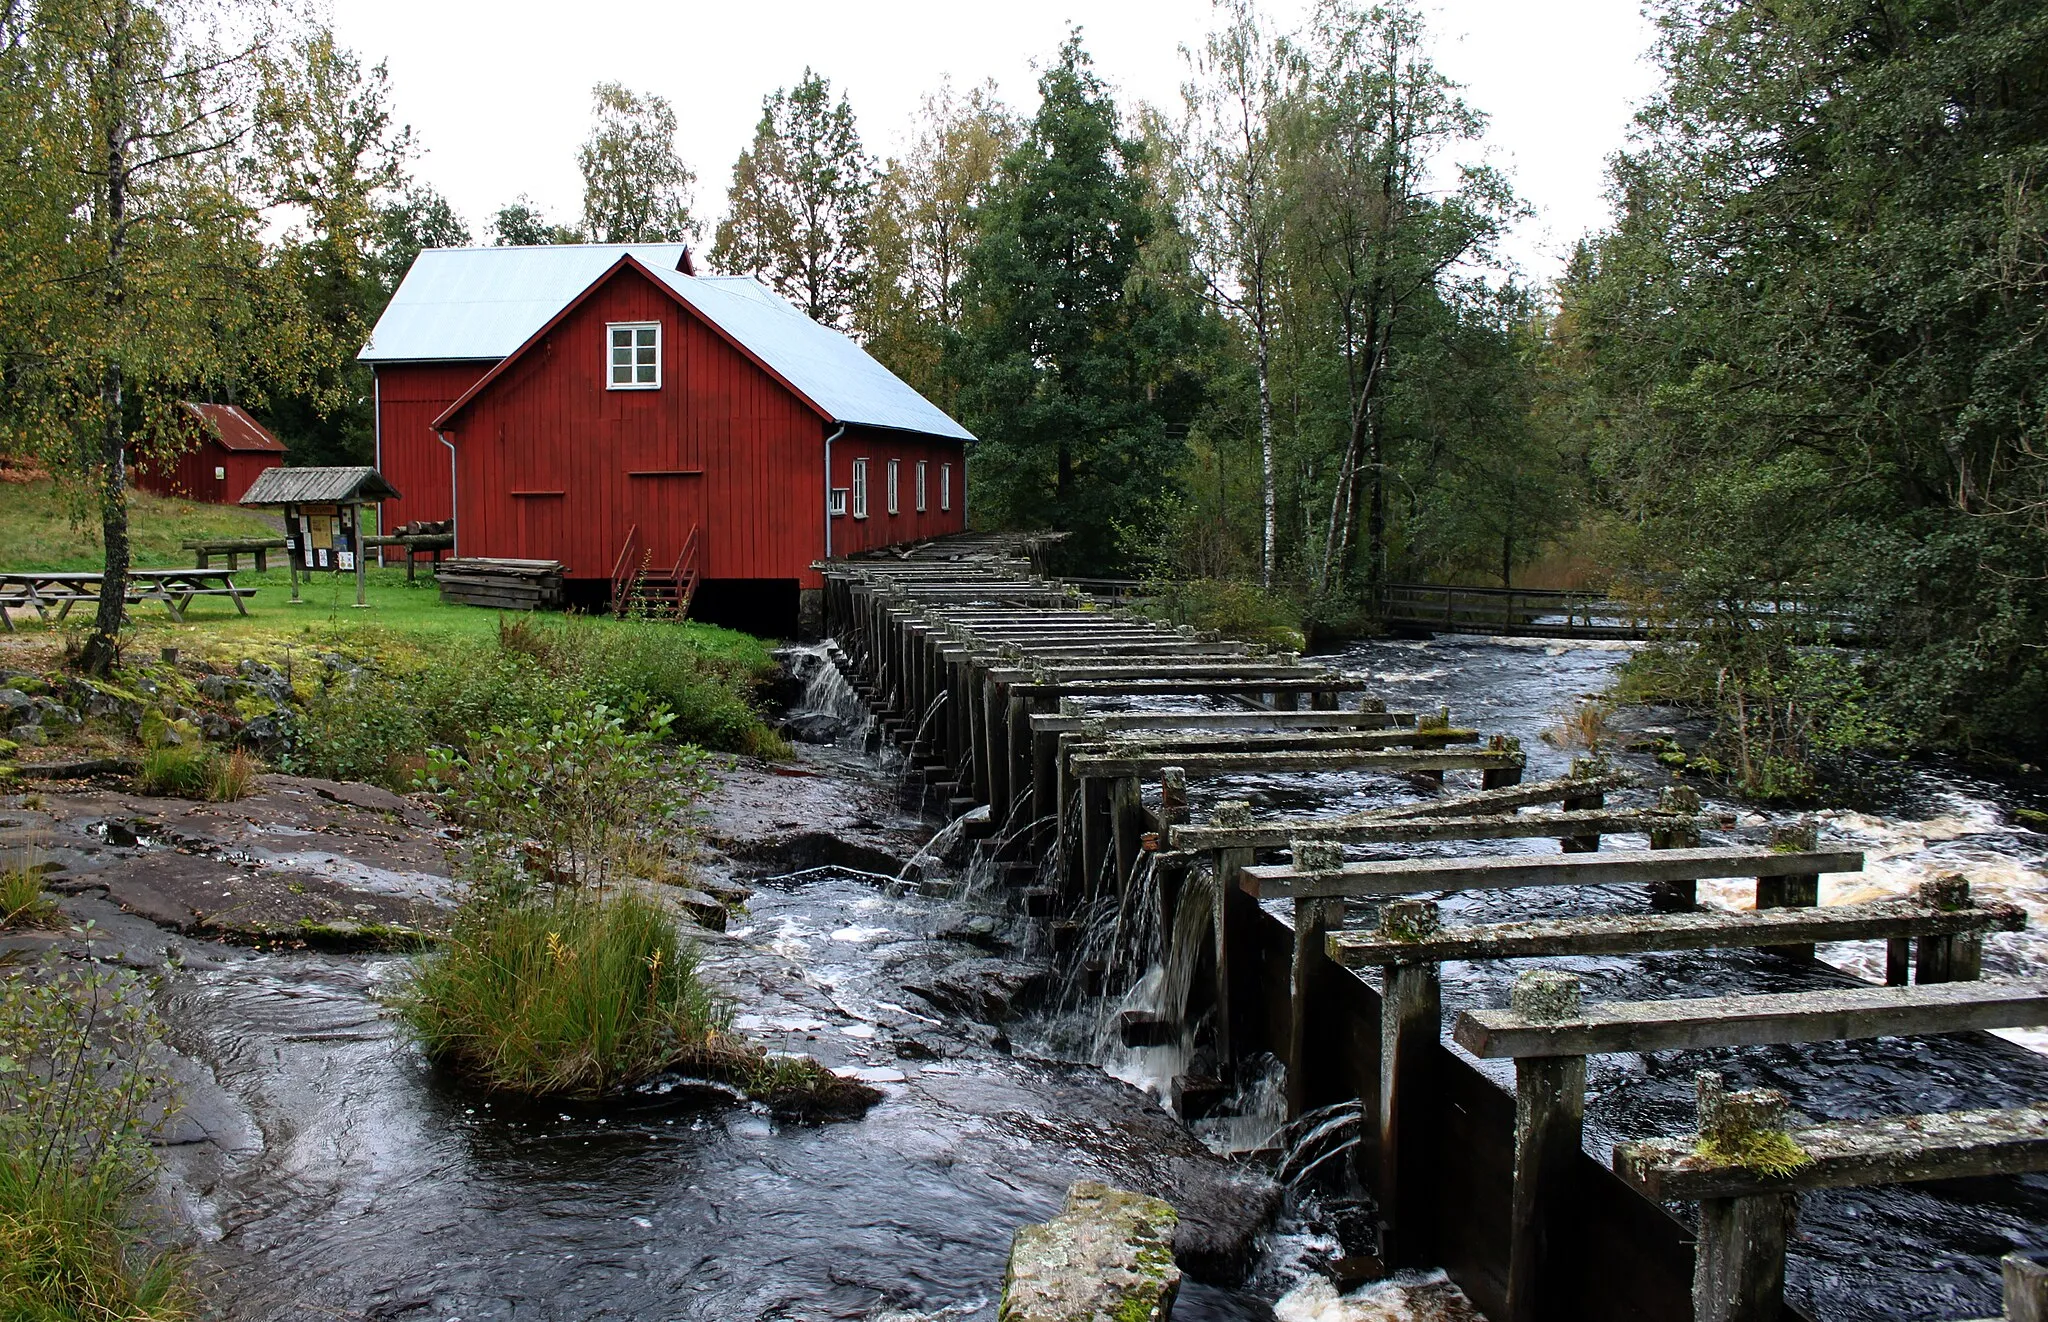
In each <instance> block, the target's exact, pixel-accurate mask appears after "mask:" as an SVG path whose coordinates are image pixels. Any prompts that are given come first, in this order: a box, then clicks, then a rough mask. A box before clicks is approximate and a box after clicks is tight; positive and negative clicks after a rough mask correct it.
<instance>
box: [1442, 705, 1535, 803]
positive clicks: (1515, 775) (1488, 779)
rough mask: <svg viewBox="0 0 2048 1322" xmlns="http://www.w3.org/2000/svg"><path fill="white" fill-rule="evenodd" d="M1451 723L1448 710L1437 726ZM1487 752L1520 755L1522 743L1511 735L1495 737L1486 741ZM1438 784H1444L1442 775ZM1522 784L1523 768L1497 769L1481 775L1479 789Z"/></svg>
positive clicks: (1503, 787)
mask: <svg viewBox="0 0 2048 1322" xmlns="http://www.w3.org/2000/svg"><path fill="white" fill-rule="evenodd" d="M1450 722H1451V713H1450V711H1449V709H1448V708H1447V709H1445V710H1444V711H1443V712H1442V714H1441V716H1440V718H1439V720H1438V722H1437V724H1438V725H1439V726H1447V725H1449V724H1450ZM1486 751H1487V752H1489V753H1519V752H1521V751H1522V741H1521V740H1520V739H1517V738H1515V736H1513V735H1511V734H1497V735H1493V736H1492V737H1490V738H1489V739H1487V741H1486ZM1436 783H1437V784H1439V785H1441V784H1443V783H1444V778H1443V776H1442V774H1441V773H1439V774H1438V776H1437V778H1436ZM1521 783H1522V768H1520V767H1495V768H1493V769H1491V770H1488V771H1482V772H1480V773H1479V788H1481V789H1487V790H1494V789H1505V788H1507V787H1508V786H1509V785H1519V784H1521Z"/></svg>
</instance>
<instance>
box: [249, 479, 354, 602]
mask: <svg viewBox="0 0 2048 1322" xmlns="http://www.w3.org/2000/svg"><path fill="white" fill-rule="evenodd" d="M350 507H351V508H352V509H354V511H355V530H354V532H353V534H352V535H351V537H350V538H349V540H350V541H352V542H354V543H355V545H354V546H352V547H351V548H349V549H350V550H352V551H354V552H355V562H356V605H358V606H367V605H369V604H370V599H369V597H368V596H367V595H365V593H364V590H363V575H364V574H365V573H366V572H368V571H367V566H368V564H369V561H370V550H369V548H368V547H367V546H365V545H363V502H362V501H360V500H358V501H354V502H352V504H351V506H350ZM229 567H230V568H233V566H229Z"/></svg>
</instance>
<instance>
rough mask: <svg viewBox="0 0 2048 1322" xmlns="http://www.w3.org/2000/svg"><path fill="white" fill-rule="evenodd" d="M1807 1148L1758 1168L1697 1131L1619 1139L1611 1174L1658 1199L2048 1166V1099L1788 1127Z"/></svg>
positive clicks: (2013, 1172)
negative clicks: (1719, 1151) (1714, 1151)
mask: <svg viewBox="0 0 2048 1322" xmlns="http://www.w3.org/2000/svg"><path fill="white" fill-rule="evenodd" d="M1785 1137H1786V1138H1788V1139H1790V1140H1791V1142H1792V1143H1793V1144H1794V1145H1796V1146H1797V1147H1798V1149H1799V1150H1800V1152H1802V1153H1803V1154H1804V1156H1805V1160H1804V1162H1803V1163H1802V1164H1801V1165H1798V1166H1796V1167H1792V1168H1790V1169H1783V1170H1773V1171H1769V1172H1766V1171H1761V1170H1757V1169H1756V1168H1755V1167H1753V1166H1745V1165H1742V1164H1741V1163H1740V1162H1739V1161H1735V1160H1732V1159H1730V1158H1727V1157H1723V1156H1706V1155H1702V1153H1701V1144H1700V1140H1699V1137H1698V1135H1694V1134H1688V1135H1686V1136H1684V1137H1683V1138H1654V1139H1646V1140H1643V1141H1640V1142H1634V1143H1620V1144H1616V1145H1615V1149H1614V1173H1615V1174H1617V1175H1619V1176H1621V1178H1622V1179H1623V1180H1626V1181H1627V1182H1628V1183H1629V1184H1630V1185H1632V1186H1633V1187H1634V1188H1635V1189H1636V1191H1637V1192H1639V1193H1641V1194H1642V1195H1643V1196H1644V1197H1645V1198H1649V1199H1653V1200H1655V1201H1657V1202H1664V1203H1669V1202H1679V1201H1691V1200H1694V1199H1700V1198H1742V1197H1747V1196H1749V1195H1752V1194H1764V1193H1788V1192H1792V1191H1795V1190H1801V1189H1841V1188H1849V1187H1853V1186H1858V1185H1870V1184H1912V1183H1916V1182H1918V1181H1922V1180H1960V1179H1968V1178H1970V1177H1972V1176H1978V1175H2019V1174H2024V1173H2027V1172H2030V1171H2043V1170H2048V1103H2043V1104H2041V1105H2036V1106H2022V1107H2016V1108H2014V1109H2012V1110H1986V1111H1945V1112H1940V1113H1937V1114H1934V1115H1895V1116H1882V1117H1880V1118H1878V1119H1875V1120H1839V1121H1833V1122H1830V1123H1827V1124H1820V1125H1810V1126H1807V1127H1805V1128H1802V1129H1791V1130H1787V1131H1785Z"/></svg>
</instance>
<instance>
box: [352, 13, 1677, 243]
mask: <svg viewBox="0 0 2048 1322" xmlns="http://www.w3.org/2000/svg"><path fill="white" fill-rule="evenodd" d="M1638 3H1639V0H1434V2H1433V3H1429V4H1428V9H1427V12H1428V14H1429V16H1430V18H1431V25H1432V28H1433V30H1434V34H1435V39H1436V57H1437V61H1438V63H1439V65H1440V66H1441V67H1442V68H1443V69H1444V70H1445V71H1446V72H1447V73H1449V74H1450V75H1451V76H1452V77H1453V78H1455V79H1457V80H1458V81H1460V82H1462V83H1464V84H1465V85H1466V88H1467V98H1468V100H1470V102H1471V103H1472V104H1473V105H1475V106H1476V107H1478V108H1479V109H1481V110H1483V111H1485V112H1487V114H1488V115H1490V116H1491V124H1490V128H1489V133H1488V138H1487V141H1488V144H1489V151H1490V152H1491V154H1492V156H1493V159H1494V160H1495V162H1496V163H1497V164H1499V165H1501V166H1503V167H1505V168H1506V169H1507V170H1509V172H1510V173H1511V175H1512V176H1513V178H1514V179H1515V181H1516V184H1517V186H1518V187H1519V188H1520V190H1521V192H1522V194H1523V196H1525V197H1526V198H1528V199H1529V201H1530V202H1531V203H1532V204H1533V205H1534V206H1535V208H1536V212H1537V214H1536V217H1535V218H1534V220H1532V221H1530V222H1529V223H1527V224H1525V225H1524V226H1523V227H1522V228H1521V230H1520V231H1519V232H1518V233H1517V234H1516V235H1515V236H1514V238H1513V241H1512V243H1511V245H1510V249H1509V255H1510V257H1512V258H1513V259H1514V260H1516V261H1518V262H1519V263H1520V264H1521V265H1522V266H1523V267H1524V268H1525V269H1526V270H1527V272H1528V273H1529V274H1530V275H1532V276H1534V277H1537V278H1539V279H1548V278H1549V277H1550V276H1552V275H1554V274H1556V273H1557V270H1558V268H1559V264H1560V262H1561V260H1562V258H1563V256H1564V255H1565V254H1567V253H1568V252H1569V250H1570V246H1571V243H1572V242H1573V240H1574V239H1576V238H1577V237H1578V236H1579V235H1580V234H1582V233H1584V232H1585V231H1586V230H1588V229H1590V228H1592V227H1595V226H1597V225H1599V224H1601V223H1602V222H1603V221H1604V220H1605V219H1606V217H1607V207H1606V203H1605V200H1604V194H1603V184H1604V166H1605V161H1606V159H1607V157H1608V155H1609V154H1610V153H1612V152H1613V151H1615V150H1616V149H1617V148H1619V147H1620V146H1622V144H1623V142H1624V140H1625V137H1626V134H1627V130H1628V124H1629V116H1630V114H1631V113H1632V111H1633V108H1634V106H1635V104H1636V103H1637V102H1638V101H1639V100H1640V99H1641V98H1642V97H1644V96H1645V95H1647V94H1648V93H1649V92H1650V91H1652V90H1653V89H1654V87H1655V85H1656V78H1655V73H1654V70H1653V69H1652V68H1651V67H1650V65H1649V64H1648V63H1647V61H1646V60H1645V59H1644V53H1645V52H1646V51H1647V50H1648V47H1649V43H1650V37H1651V31H1650V27H1649V25H1648V24H1647V23H1645V22H1644V20H1643V19H1642V17H1641V15H1640V13H1639V12H1638V7H1637V6H1638ZM333 5H334V19H335V26H336V29H337V35H338V36H339V37H340V38H341V40H342V41H343V42H344V43H345V44H347V45H348V46H350V47H352V48H354V49H355V50H356V51H357V52H358V53H359V54H361V55H362V56H363V57H364V58H365V60H366V61H368V62H371V63H374V62H375V61H376V60H378V59H388V60H389V61H390V66H391V80H392V85H393V89H394V93H395V99H396V102H397V111H398V115H399V118H400V119H401V120H403V121H404V122H407V123H410V124H411V125H412V126H413V127H414V129H415V130H416V131H417V133H418V136H419V139H420V142H421V144H422V145H423V146H424V147H425V148H426V155H425V157H424V159H422V160H421V161H420V162H419V163H418V167H417V169H418V172H419V174H420V175H421V176H422V177H424V178H426V179H428V180H430V181H431V182H432V183H433V184H434V185H435V186H436V187H438V188H439V189H440V190H441V191H442V192H443V193H445V194H446V195H447V196H448V197H449V199H450V200H451V201H453V202H454V204H455V206H456V209H457V210H459V211H460V212H462V214H463V216H464V217H465V218H466V219H467V220H468V221H469V223H470V226H471V228H472V229H473V230H474V231H476V233H477V236H478V238H479V240H481V239H482V237H483V226H484V223H485V222H486V221H487V220H488V219H489V217H490V215H491V213H492V212H494V211H495V210H496V209H497V208H498V207H499V206H500V205H502V204H503V203H505V202H507V201H510V200H511V199H512V198H513V197H514V196H516V195H518V194H520V193H527V194H530V195H531V196H532V197H533V198H534V199H535V200H536V201H538V202H539V203H540V204H541V205H542V206H543V207H544V208H545V209H546V210H547V212H548V214H549V215H550V216H551V217H553V218H555V219H562V220H573V219H574V217H575V215H576V213H577V212H578V211H579V210H580V208H581V199H582V183H581V180H580V178H579V176H578V175H577V173H576V162H575V150H576V145H577V144H578V143H579V142H580V141H581V140H582V139H583V136H584V134H585V132H586V131H587V130H588V127H589V121H590V101H589V96H590V87H591V84H593V83H595V82H598V81H600V80H605V79H615V80H618V81H620V82H623V83H625V84H626V85H627V86H629V87H632V88H634V89H635V90H638V91H651V92H657V93H659V94H661V95H662V96H665V97H667V98H668V99H669V100H670V101H671V102H672V103H673V104H674V105H675V108H676V114H677V117H678V118H679V119H680V120H681V126H682V127H681V133H680V135H679V137H680V141H679V143H678V146H679V148H680V150H681V152H682V155H683V158H684V160H686V161H687V162H689V164H690V165H691V167H692V168H693V169H695V170H696V172H697V179H698V183H697V204H696V212H697V214H698V215H699V216H700V217H703V218H706V219H715V218H716V216H717V215H718V214H720V213H721V212H722V211H723V209H724V199H725V188H726V184H727V182H728V181H729V179H730V177H731V170H732V162H733V158H734V157H735V156H737V155H738V154H739V151H740V149H741V148H742V147H743V146H745V145H746V142H747V140H748V139H749V138H750V137H751V136H752V132H753V125H754V122H755V120H756V119H758V118H759V116H760V107H761V98H762V96H763V95H765V94H766V93H767V92H769V91H771V90H773V89H774V88H777V87H781V86H785V85H788V84H790V83H793V82H795V81H796V80H797V78H799V77H800V76H801V75H802V73H803V69H804V66H805V65H807V64H808V65H810V66H812V67H814V68H816V69H817V70H818V71H819V72H820V73H822V74H824V75H825V76H826V77H828V78H830V79H831V80H832V81H833V84H834V86H835V87H836V88H840V89H843V90H844V91H845V92H846V93H847V95H848V96H849V97H850V98H851V100H852V102H853V108H854V111H855V112H856V113H857V114H858V115H859V117H860V127H861V132H862V136H863V138H864V140H865V142H866V144H867V147H868V149H869V150H870V151H871V152H874V153H876V154H877V155H885V154H887V153H888V152H889V151H890V150H892V149H893V148H895V147H896V146H897V144H898V143H899V141H900V139H901V137H902V135H903V133H904V130H905V127H906V125H907V124H908V122H909V119H910V116H911V113H912V112H913V111H914V110H915V109H916V107H917V104H918V101H919V99H920V98H921V97H922V96H923V94H924V93H925V92H926V91H928V90H929V89H931V88H933V87H936V86H937V85H938V82H939V79H940V77H941V76H942V75H948V74H950V75H951V76H952V80H953V82H954V84H955V85H956V86H959V87H966V86H970V85H972V84H975V83H978V82H980V81H981V80H983V79H985V78H993V79H994V80H995V81H996V83H997V85H998V87H999V88H1000V90H1001V92H1002V95H1003V97H1004V99H1005V100H1007V101H1008V102H1009V103H1010V104H1011V105H1013V106H1015V107H1017V108H1019V109H1021V110H1024V111H1026V112H1028V111H1029V110H1031V109H1032V108H1033V107H1035V105H1036V104H1037V88H1036V79H1037V76H1036V74H1035V73H1034V71H1033V64H1034V62H1043V61H1045V60H1047V59H1049V58H1050V57H1051V56H1052V54H1053V53H1054V52H1055V51H1056V50H1057V48H1058V46H1059V43H1060V41H1061V39H1062V38H1063V36H1064V35H1065V31H1066V26H1067V24H1068V22H1069V21H1072V22H1075V23H1079V24H1080V25H1081V26H1082V28H1083V30H1084V36H1085V41H1086V44H1087V47H1088V49H1089V51H1090V53H1091V54H1092V55H1093V56H1094V58H1095V64H1096V68H1097V70H1098V72H1100V73H1101V74H1102V76H1103V77H1104V78H1105V79H1106V80H1107V81H1108V82H1110V83H1111V84H1113V85H1114V86H1115V87H1116V88H1117V89H1118V92H1119V97H1120V99H1121V100H1125V101H1129V100H1135V99H1142V100H1147V101H1151V102H1153V103H1154V104H1157V105H1160V106H1162V107H1167V108H1171V109H1174V110H1176V111H1177V110H1178V108H1179V106H1180V99H1179V88H1180V84H1181V81H1182V79H1183V78H1184V76H1185V65H1184V64H1183V62H1182V60H1181V56H1180V47H1181V46H1182V45H1183V44H1186V45H1197V44H1199V43H1200V41H1201V39H1202V37H1203V34H1204V33H1205V32H1207V31H1208V29H1209V27H1210V24H1211V16H1212V12H1213V11H1212V9H1211V5H1210V0H1060V3H1056V4H1046V3H1023V4H1009V5H1002V4H974V3H960V0H869V3H865V4H849V3H846V2H845V0H836V2H835V3H826V2H825V0H754V2H753V3H734V2H733V0H721V3H718V4H703V3H698V2H696V0H684V2H683V3H678V4H661V3H656V4H652V5H623V6H622V5H600V4H590V3H585V4H571V5H563V4H561V3H559V0H556V2H553V3H548V4H534V3H527V2H526V0H495V2H494V3H488V4H486V3H475V2H472V0H333ZM1268 8H1269V11H1270V12H1271V14H1272V15H1273V17H1274V19H1275V20H1276V23H1277V24H1279V25H1280V26H1283V27H1291V26H1292V25H1294V24H1295V23H1297V22H1298V21H1299V20H1300V17H1301V15H1302V14H1303V13H1304V12H1305V11H1306V9H1307V8H1308V3H1307V0H1269V3H1268ZM707 236H708V231H707Z"/></svg>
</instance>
